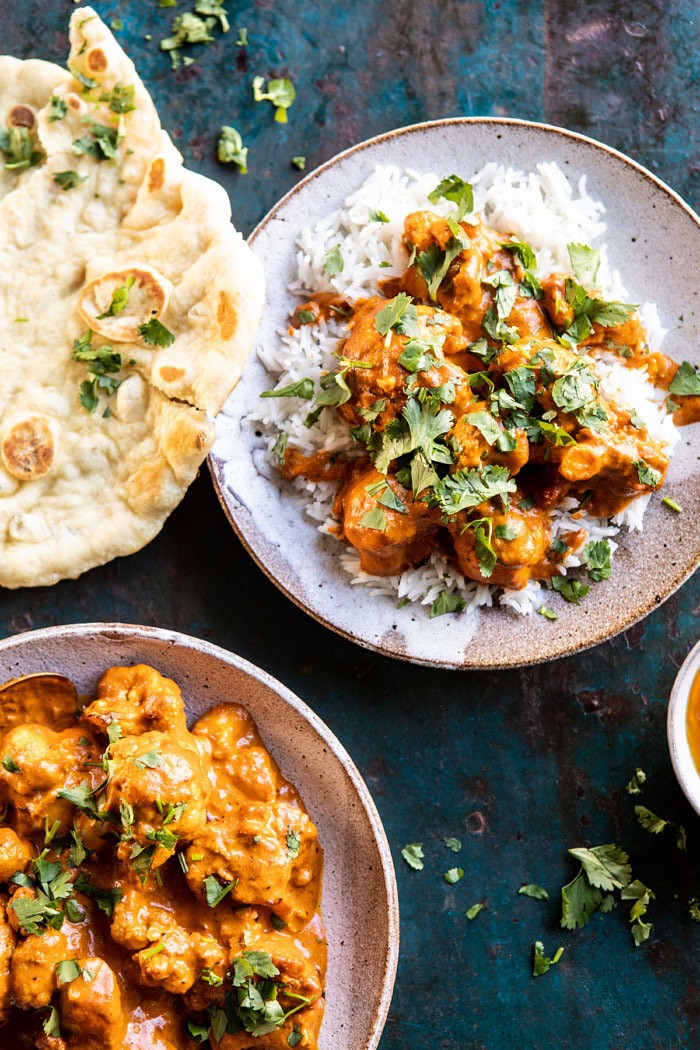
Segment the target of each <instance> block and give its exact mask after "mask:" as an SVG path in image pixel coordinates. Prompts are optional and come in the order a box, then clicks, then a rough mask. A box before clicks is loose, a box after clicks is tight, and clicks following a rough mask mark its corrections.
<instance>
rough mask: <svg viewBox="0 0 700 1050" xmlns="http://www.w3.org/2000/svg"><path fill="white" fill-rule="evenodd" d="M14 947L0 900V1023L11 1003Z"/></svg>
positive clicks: (5, 1016) (3, 903)
mask: <svg viewBox="0 0 700 1050" xmlns="http://www.w3.org/2000/svg"><path fill="white" fill-rule="evenodd" d="M14 948H15V934H14V931H13V929H12V927H11V926H10V924H9V922H8V920H7V912H6V911H5V902H4V901H0V1024H2V1023H3V1021H5V1020H7V1015H8V1012H9V1009H10V1005H11V1001H12V1000H11V996H10V959H11V957H12V952H13V951H14Z"/></svg>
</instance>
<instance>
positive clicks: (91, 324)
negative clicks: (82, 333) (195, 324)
mask: <svg viewBox="0 0 700 1050" xmlns="http://www.w3.org/2000/svg"><path fill="white" fill-rule="evenodd" d="M172 287H173V286H172V285H171V283H170V281H169V280H168V278H167V277H163V275H162V274H161V273H158V272H157V271H156V270H154V269H153V267H152V266H148V265H147V264H146V263H142V264H141V265H135V266H129V267H128V268H126V269H123V270H116V271H114V270H113V271H112V272H111V273H105V274H102V276H101V277H96V278H94V280H92V281H90V283H89V284H87V285H86V286H85V288H84V289H83V292H82V294H81V296H80V301H79V303H78V310H79V312H80V315H81V317H82V318H83V320H84V321H85V324H86V325H87V326H88V328H90V329H92V331H93V332H97V333H98V334H99V335H103V336H104V337H105V339H110V340H113V341H115V342H117V343H135V342H136V341H137V340H138V339H140V338H141V333H140V332H139V328H141V327H142V326H143V325H145V324H147V323H148V321H150V320H152V319H153V318H154V317H155V318H156V319H157V320H159V319H160V318H161V317H162V316H163V314H164V313H165V311H166V310H167V308H168V303H169V301H170V293H171V292H172Z"/></svg>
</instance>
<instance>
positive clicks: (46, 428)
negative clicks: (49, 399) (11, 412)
mask: <svg viewBox="0 0 700 1050" xmlns="http://www.w3.org/2000/svg"><path fill="white" fill-rule="evenodd" d="M0 455H1V456H2V461H3V463H4V465H5V469H6V470H7V471H8V473H10V474H11V475H12V476H13V477H14V478H17V480H18V481H34V480H35V479H36V478H43V477H44V475H46V474H48V473H49V471H50V470H51V468H52V466H53V464H54V460H55V457H56V442H55V439H54V434H53V429H52V427H51V424H50V422H49V421H48V419H47V418H46V417H45V416H39V415H32V416H28V417H27V418H26V419H22V420H19V421H18V422H17V423H15V424H14V426H12V427H10V429H9V430H8V432H7V433H6V434H5V436H4V438H3V439H2V445H0Z"/></svg>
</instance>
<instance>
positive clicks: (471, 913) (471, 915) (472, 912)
mask: <svg viewBox="0 0 700 1050" xmlns="http://www.w3.org/2000/svg"><path fill="white" fill-rule="evenodd" d="M483 908H484V906H483V904H472V906H471V908H467V910H466V911H465V913H464V914H465V915H466V916H467V918H468V919H469V921H470V922H471V921H472V919H475V918H476V917H477V915H478V914H479V912H480V911H483Z"/></svg>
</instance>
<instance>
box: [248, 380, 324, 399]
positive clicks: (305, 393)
mask: <svg viewBox="0 0 700 1050" xmlns="http://www.w3.org/2000/svg"><path fill="white" fill-rule="evenodd" d="M313 396H314V381H313V379H297V380H296V382H294V383H289V384H288V385H287V386H279V387H277V389H276V390H264V391H263V392H262V394H261V395H260V397H300V398H301V399H302V400H303V401H311V400H312V398H313Z"/></svg>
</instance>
